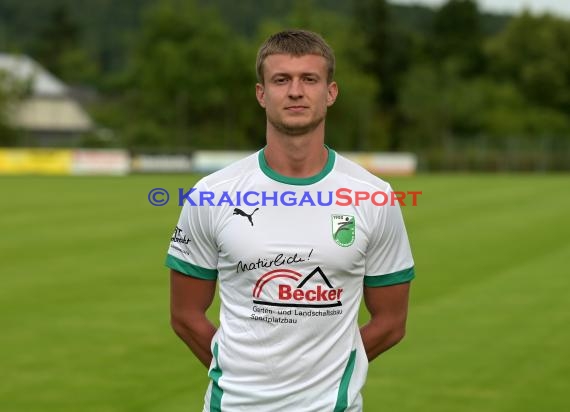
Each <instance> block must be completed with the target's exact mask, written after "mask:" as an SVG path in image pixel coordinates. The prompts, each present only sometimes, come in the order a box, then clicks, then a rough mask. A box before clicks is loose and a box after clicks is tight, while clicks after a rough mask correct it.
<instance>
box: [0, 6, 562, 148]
mask: <svg viewBox="0 0 570 412" xmlns="http://www.w3.org/2000/svg"><path fill="white" fill-rule="evenodd" d="M78 3H82V2H72V1H64V0H60V1H56V0H50V1H39V0H30V1H27V2H18V1H15V0H5V1H4V2H3V3H2V4H0V45H1V46H2V48H3V49H5V50H8V51H22V52H26V53H29V54H30V55H31V56H32V57H33V58H35V59H36V60H38V61H39V62H40V63H41V64H43V65H44V66H45V67H47V68H48V69H49V70H50V71H52V72H53V73H54V74H56V75H58V76H59V77H61V78H62V79H63V80H64V81H65V82H67V83H69V84H72V85H75V86H80V87H82V88H84V89H85V88H87V89H90V90H94V91H96V96H97V97H96V98H95V99H92V101H91V102H90V104H89V105H88V109H89V111H90V113H91V114H92V116H93V117H94V119H95V120H96V122H97V124H98V125H100V126H101V127H104V128H106V129H110V130H112V131H113V136H114V137H113V139H110V140H109V139H100V137H99V136H98V135H97V134H94V135H92V136H87V137H86V139H85V141H84V144H86V145H91V146H120V147H127V148H130V149H133V150H161V151H164V150H194V149H198V148H200V149H217V148H231V149H253V148H257V147H259V146H260V145H262V144H264V141H265V136H264V130H265V117H264V113H263V110H262V109H261V108H259V107H258V105H257V103H256V102H255V98H254V84H255V81H256V80H255V69H254V64H255V54H256V51H257V47H258V46H259V44H260V43H261V42H262V41H263V40H264V39H265V38H266V37H267V36H268V35H269V34H270V33H272V32H274V31H277V30H279V29H282V28H287V27H302V28H306V29H310V30H315V31H317V32H320V33H321V34H323V36H324V37H325V38H326V39H327V40H328V41H329V43H330V44H331V45H332V47H333V48H334V49H335V52H336V55H337V73H336V80H337V81H338V83H339V88H340V95H339V99H338V100H337V103H336V104H335V105H334V106H333V107H332V108H331V109H330V112H329V117H328V119H327V141H328V143H329V144H330V145H331V146H332V147H335V148H336V149H338V150H363V151H366V150H424V149H426V148H437V147H443V146H445V145H446V144H448V141H449V139H454V141H466V142H468V141H469V140H470V139H476V138H478V137H480V136H485V137H486V141H488V142H489V144H501V142H504V141H506V140H507V139H513V138H516V139H520V140H536V139H541V138H545V137H552V136H555V137H557V138H562V139H566V140H569V139H570V120H569V119H570V59H568V52H569V50H570V22H569V21H568V20H565V19H562V18H557V17H554V16H550V15H540V16H536V15H531V14H529V13H522V14H520V15H517V16H509V17H507V16H496V15H488V14H484V13H482V12H481V10H480V9H479V7H478V4H477V2H476V1H474V0H449V1H447V2H446V3H445V4H444V5H442V6H441V7H440V8H439V9H436V10H431V9H427V8H424V7H419V6H408V7H406V6H395V5H390V4H388V3H387V2H386V1H384V0H353V1H352V2H343V1H340V0H335V1H333V0H321V1H317V0H313V1H300V0H296V1H285V0H278V1H274V2H257V1H253V0H251V1H250V0H247V1H241V2H231V1H227V0H216V1H208V2H206V1H199V0H159V1H150V0H128V1H121V2H109V1H106V0H99V1H92V2H88V3H91V5H90V6H86V5H81V7H83V8H85V7H91V8H92V9H93V10H92V15H91V16H90V15H89V13H90V11H89V10H82V13H79V12H78V7H79V5H78ZM34 4H35V5H36V6H37V8H36V9H34V8H33V6H34ZM262 5H263V6H262ZM95 6H97V7H95ZM264 7H265V9H264ZM38 10H41V11H42V12H39V11H38ZM26 13H27V14H26ZM42 13H43V16H44V18H43V20H42V21H41V22H40V21H39V19H40V17H41V16H42ZM38 14H39V16H40V17H38ZM28 15H29V16H32V15H33V16H34V18H35V19H38V22H37V26H34V27H35V28H34V29H33V30H27V31H25V30H24V29H25V24H24V23H22V22H23V21H26V22H28V23H27V24H32V23H30V22H29V21H28V20H24V18H23V17H22V16H28ZM34 18H30V19H31V20H30V21H31V22H33V21H34ZM94 22H99V25H96V24H95V23H94ZM20 33H22V34H21V35H20ZM16 34H17V35H16ZM3 81H4V80H2V77H0V82H3ZM4 89H5V88H2V87H0V90H4ZM0 94H2V96H0V106H1V105H6V104H7V103H5V102H6V101H7V100H9V98H13V95H14V93H12V94H11V95H10V96H7V95H6V93H4V92H0ZM8 129H9V127H8V126H7V122H6V119H5V116H4V117H0V135H1V136H5V137H4V138H2V137H0V144H4V145H6V144H17V139H15V138H14V137H13V135H11V134H10V133H9V132H8ZM8 136H11V137H8ZM2 140H4V141H2Z"/></svg>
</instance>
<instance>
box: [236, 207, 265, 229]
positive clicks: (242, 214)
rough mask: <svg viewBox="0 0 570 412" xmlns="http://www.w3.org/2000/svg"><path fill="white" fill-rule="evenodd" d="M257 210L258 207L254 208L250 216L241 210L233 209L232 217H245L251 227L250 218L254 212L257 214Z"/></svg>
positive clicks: (251, 221) (251, 220)
mask: <svg viewBox="0 0 570 412" xmlns="http://www.w3.org/2000/svg"><path fill="white" fill-rule="evenodd" d="M258 210H259V208H258V207H256V208H255V210H254V211H253V212H251V213H250V214H247V213H245V212H244V211H243V210H241V209H239V208H237V207H236V208H235V209H234V215H240V216H245V217H247V220H249V223H251V225H252V226H253V219H252V216H253V214H254V213H255V212H257V211H258Z"/></svg>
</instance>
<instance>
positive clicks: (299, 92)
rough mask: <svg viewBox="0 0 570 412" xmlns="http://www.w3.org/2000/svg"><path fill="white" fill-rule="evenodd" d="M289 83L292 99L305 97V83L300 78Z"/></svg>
mask: <svg viewBox="0 0 570 412" xmlns="http://www.w3.org/2000/svg"><path fill="white" fill-rule="evenodd" d="M289 84H290V85H289V97H290V98H291V99H299V98H301V97H303V84H302V83H301V80H300V79H293V80H292V81H291V82H290V83H289Z"/></svg>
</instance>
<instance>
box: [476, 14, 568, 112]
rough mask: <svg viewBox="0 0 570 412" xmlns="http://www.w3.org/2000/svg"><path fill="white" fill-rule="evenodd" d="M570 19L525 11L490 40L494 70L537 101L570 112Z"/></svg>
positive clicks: (488, 48) (488, 43)
mask: <svg viewBox="0 0 570 412" xmlns="http://www.w3.org/2000/svg"><path fill="white" fill-rule="evenodd" d="M569 51H570V22H569V21H567V20H562V19H558V18H555V17H553V16H548V15H544V16H532V15H530V14H528V13H524V14H522V15H520V16H518V17H517V18H515V19H513V20H512V21H511V23H510V24H509V25H508V27H507V28H506V30H505V31H504V32H503V33H501V34H500V35H498V36H496V37H494V38H492V39H490V40H489V41H488V42H487V43H486V47H485V52H486V54H487V56H488V60H489V65H490V68H489V69H490V73H491V74H492V75H493V76H494V77H495V78H496V79H497V80H500V81H513V82H514V84H515V85H516V86H517V87H519V88H520V90H521V92H522V93H523V95H524V96H525V97H526V98H527V99H528V100H530V101H531V102H533V103H534V104H538V105H542V106H545V107H549V108H552V109H556V110H560V111H562V112H564V113H566V115H570V58H569V57H568V52H569Z"/></svg>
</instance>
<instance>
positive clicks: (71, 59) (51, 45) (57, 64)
mask: <svg viewBox="0 0 570 412" xmlns="http://www.w3.org/2000/svg"><path fill="white" fill-rule="evenodd" d="M80 35H81V30H80V26H79V24H78V23H77V22H76V20H75V19H74V18H73V17H72V15H71V12H70V9H69V6H68V5H67V3H58V4H57V5H56V6H54V8H53V9H52V10H51V13H50V14H49V16H48V18H47V21H46V23H45V25H44V26H43V27H42V28H41V29H40V31H39V33H38V36H37V40H36V42H35V47H34V48H33V50H32V54H33V55H34V57H36V58H37V59H38V61H39V62H40V63H41V64H42V65H43V66H44V67H46V68H47V69H48V70H49V71H50V72H52V73H53V74H55V75H56V76H58V77H61V78H62V79H63V80H65V81H66V82H71V83H85V82H87V83H89V82H93V81H94V80H95V78H96V77H97V75H98V67H97V65H96V63H95V61H94V60H93V59H91V58H90V57H89V56H88V54H87V52H86V51H85V49H84V48H83V46H82V44H81V39H80Z"/></svg>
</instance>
